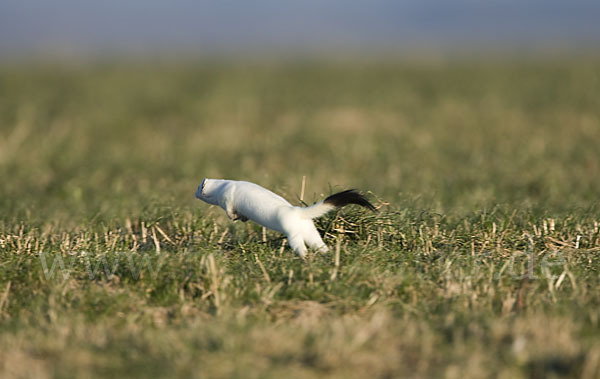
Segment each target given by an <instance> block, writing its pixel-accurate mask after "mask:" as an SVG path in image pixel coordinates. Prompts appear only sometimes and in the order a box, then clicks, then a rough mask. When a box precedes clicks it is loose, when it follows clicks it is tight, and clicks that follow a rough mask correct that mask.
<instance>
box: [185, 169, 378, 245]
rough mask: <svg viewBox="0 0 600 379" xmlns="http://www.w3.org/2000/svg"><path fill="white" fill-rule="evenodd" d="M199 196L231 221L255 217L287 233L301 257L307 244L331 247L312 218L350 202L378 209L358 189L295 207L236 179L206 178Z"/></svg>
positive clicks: (289, 240)
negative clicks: (219, 209) (220, 210)
mask: <svg viewBox="0 0 600 379" xmlns="http://www.w3.org/2000/svg"><path fill="white" fill-rule="evenodd" d="M196 197H197V198H198V199H200V200H203V201H205V202H207V203H209V204H213V205H218V206H220V207H221V208H223V209H224V210H225V212H226V213H227V216H228V217H229V218H230V219H231V220H234V221H235V220H241V221H248V220H252V221H254V222H256V223H258V224H260V225H262V226H265V227H267V228H269V229H273V230H276V231H278V232H281V233H284V234H285V235H286V236H287V239H288V243H289V245H290V247H291V248H292V249H293V250H294V251H295V252H296V254H298V255H299V256H300V257H304V256H305V255H306V250H307V249H306V245H308V247H310V248H312V249H316V250H318V251H320V252H326V251H328V250H329V249H328V248H327V245H325V243H324V242H323V240H322V239H321V236H320V235H319V232H318V231H317V228H315V225H314V223H313V219H315V218H317V217H320V216H322V215H324V214H325V213H327V212H329V211H331V210H333V209H335V208H338V207H343V206H344V205H347V204H358V205H361V206H363V207H365V208H368V209H370V210H372V211H376V209H375V207H374V206H373V204H371V203H370V202H369V201H368V200H367V199H366V198H365V197H364V196H363V195H361V194H360V193H358V192H357V191H356V190H346V191H342V192H338V193H336V194H333V195H331V196H329V197H327V198H326V199H325V200H323V201H320V202H318V203H315V204H313V205H311V206H309V207H295V206H293V205H292V204H290V203H289V202H288V201H287V200H285V199H284V198H283V197H281V196H279V195H277V194H275V193H273V192H271V191H269V190H268V189H266V188H263V187H261V186H259V185H258V184H254V183H250V182H244V181H237V180H223V179H208V178H205V179H204V180H202V183H201V184H200V186H198V190H197V191H196Z"/></svg>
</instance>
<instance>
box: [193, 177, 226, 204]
mask: <svg viewBox="0 0 600 379" xmlns="http://www.w3.org/2000/svg"><path fill="white" fill-rule="evenodd" d="M222 185H223V180H218V179H208V178H204V180H202V183H200V185H199V186H198V189H197V190H196V198H198V199H200V200H203V201H206V202H207V203H209V204H214V205H218V204H219V198H220V197H221V187H222Z"/></svg>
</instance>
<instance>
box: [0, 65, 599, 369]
mask: <svg viewBox="0 0 600 379" xmlns="http://www.w3.org/2000/svg"><path fill="white" fill-rule="evenodd" d="M598 62H599V61H598V60H595V59H590V58H585V59H570V60H569V59H567V60H557V59H555V60H552V61H548V60H541V59H540V60H533V59H530V60H527V61H518V60H503V61H490V60H472V61H466V60H462V61H461V60H456V61H448V62H441V61H436V62H432V61H422V62H421V61H414V62H385V63H360V64H358V63H357V64H342V63H339V62H338V63H331V62H328V63H309V62H304V63H285V64H265V63H262V64H257V63H253V64H241V63H237V64H228V63H215V62H213V63H207V62H194V63H192V62H188V63H165V62H163V63H153V64H150V63H136V62H128V63H119V64H117V63H103V64H37V65H32V64H19V65H17V64H4V65H3V66H0V99H2V101H0V131H1V133H0V137H1V138H0V178H1V179H2V185H0V376H1V377H5V378H21V377H38V378H45V377H48V378H70V377H73V378H75V377H77V378H80V377H115V376H120V377H123V376H127V377H140V378H143V377H148V376H153V377H244V378H248V377H250V378H252V377H256V378H258V377H261V378H263V377H273V378H280V377H290V378H305V377H306V378H308V377H334V378H335V377H365V376H367V375H369V376H372V377H448V378H459V377H467V378H481V377H486V376H490V377H492V376H493V377H506V378H514V377H524V378H542V377H552V376H554V377H563V376H566V377H584V378H595V377H598V376H599V375H600V342H599V341H600V272H599V267H600V231H599V228H600V224H599V223H600V208H599V205H600V204H599V202H598V188H600V175H598V172H600V155H599V153H598V143H599V142H600V96H599V94H600V64H599V63H598ZM204 177H220V178H229V179H238V180H249V181H253V182H256V183H259V184H261V185H263V186H265V187H267V188H270V189H272V190H274V191H275V192H277V193H279V194H281V195H282V196H284V197H286V198H287V199H288V200H290V201H291V202H292V203H294V204H296V205H300V204H302V202H305V203H312V202H313V201H317V200H320V199H323V198H324V197H325V196H327V195H329V194H331V193H333V192H336V191H338V190H343V189H347V188H359V189H360V190H362V191H363V193H365V194H367V196H368V197H369V198H370V199H371V200H372V202H373V203H374V204H375V205H376V206H377V207H378V209H379V212H378V213H377V214H374V213H370V212H368V211H365V210H364V209H361V208H358V207H353V206H350V207H346V208H344V209H343V210H341V211H340V212H333V213H331V214H329V215H327V216H325V217H323V218H322V219H320V220H319V221H318V222H317V225H318V228H319V230H320V231H321V233H322V234H323V235H324V240H325V242H326V243H327V244H328V245H329V246H330V247H331V250H330V252H329V253H326V254H318V253H312V254H311V255H310V257H309V258H308V259H307V261H302V260H301V259H299V258H298V257H296V256H295V255H294V254H293V252H292V251H291V250H290V249H289V248H288V247H287V246H286V245H285V240H284V239H283V238H282V236H281V235H279V234H277V233H275V232H271V231H266V232H265V231H263V230H262V228H261V227H259V226H257V225H255V224H252V223H241V222H236V223H231V222H230V221H229V220H227V219H226V217H225V215H224V214H223V212H222V211H221V210H220V209H217V208H216V207H210V206H208V205H207V204H205V203H202V202H200V201H197V200H194V192H195V190H196V188H197V186H198V184H199V183H200V182H201V180H202V178H204ZM303 178H304V183H305V185H304V190H303V189H302V183H303ZM301 194H302V199H301Z"/></svg>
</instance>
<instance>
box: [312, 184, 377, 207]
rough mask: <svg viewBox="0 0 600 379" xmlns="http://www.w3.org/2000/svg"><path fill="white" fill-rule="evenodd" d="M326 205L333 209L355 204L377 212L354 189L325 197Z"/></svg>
mask: <svg viewBox="0 0 600 379" xmlns="http://www.w3.org/2000/svg"><path fill="white" fill-rule="evenodd" d="M323 202H324V203H326V204H331V205H333V206H334V207H338V208H339V207H343V206H344V205H348V204H357V205H360V206H362V207H365V208H368V209H370V210H371V211H373V212H377V208H375V206H373V204H371V203H370V202H369V200H367V198H366V197H365V196H364V195H362V194H361V193H360V192H358V191H357V190H355V189H349V190H346V191H342V192H338V193H334V194H333V195H331V196H329V197H327V198H326V199H325V200H324V201H323Z"/></svg>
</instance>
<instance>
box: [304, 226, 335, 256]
mask: <svg viewBox="0 0 600 379" xmlns="http://www.w3.org/2000/svg"><path fill="white" fill-rule="evenodd" d="M303 237H304V242H306V244H307V245H308V247H310V248H311V249H315V250H318V251H319V252H320V253H326V252H328V251H329V248H328V247H327V245H325V242H323V239H321V235H320V234H319V232H318V231H317V228H315V225H314V224H312V222H311V225H310V226H306V227H305V229H304V236H303Z"/></svg>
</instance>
